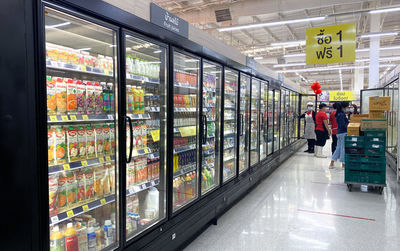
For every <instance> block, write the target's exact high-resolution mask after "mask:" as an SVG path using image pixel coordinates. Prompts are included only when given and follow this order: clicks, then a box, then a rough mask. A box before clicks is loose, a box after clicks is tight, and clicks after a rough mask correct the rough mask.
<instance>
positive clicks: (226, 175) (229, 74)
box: [222, 68, 239, 182]
mask: <svg viewBox="0 0 400 251" xmlns="http://www.w3.org/2000/svg"><path fill="white" fill-rule="evenodd" d="M224 74H225V85H224V123H223V132H224V137H223V138H224V142H223V147H222V149H223V154H222V158H223V166H222V167H223V181H224V182H226V181H228V180H230V179H231V178H233V177H235V176H236V150H237V143H236V135H237V130H236V123H237V118H236V114H237V104H236V103H237V93H238V77H239V74H238V72H237V71H234V70H231V69H228V68H225V72H224Z"/></svg>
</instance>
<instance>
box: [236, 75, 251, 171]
mask: <svg viewBox="0 0 400 251" xmlns="http://www.w3.org/2000/svg"><path fill="white" fill-rule="evenodd" d="M239 95H240V112H239V124H240V129H239V130H240V131H239V173H241V172H243V171H245V170H246V169H248V168H249V139H250V135H249V131H250V123H249V120H250V77H249V76H247V75H245V74H241V75H240V92H239Z"/></svg>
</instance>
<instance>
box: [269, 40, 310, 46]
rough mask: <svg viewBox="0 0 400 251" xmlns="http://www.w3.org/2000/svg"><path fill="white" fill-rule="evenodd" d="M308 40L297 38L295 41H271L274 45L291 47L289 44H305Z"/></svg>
mask: <svg viewBox="0 0 400 251" xmlns="http://www.w3.org/2000/svg"><path fill="white" fill-rule="evenodd" d="M305 44H306V40H295V41H285V42H275V43H271V44H270V46H272V47H289V46H297V45H305Z"/></svg>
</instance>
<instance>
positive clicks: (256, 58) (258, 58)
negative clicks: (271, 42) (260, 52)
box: [253, 57, 263, 60]
mask: <svg viewBox="0 0 400 251" xmlns="http://www.w3.org/2000/svg"><path fill="white" fill-rule="evenodd" d="M253 59H254V60H260V59H263V57H254V58H253Z"/></svg>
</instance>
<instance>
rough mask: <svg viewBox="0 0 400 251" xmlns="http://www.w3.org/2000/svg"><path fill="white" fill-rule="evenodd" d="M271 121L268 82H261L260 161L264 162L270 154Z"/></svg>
mask: <svg viewBox="0 0 400 251" xmlns="http://www.w3.org/2000/svg"><path fill="white" fill-rule="evenodd" d="M269 123H270V122H269V121H268V82H266V81H261V88H260V161H263V160H264V159H265V158H266V157H267V155H268V154H270V152H269V144H268V142H269V139H268V135H269Z"/></svg>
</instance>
